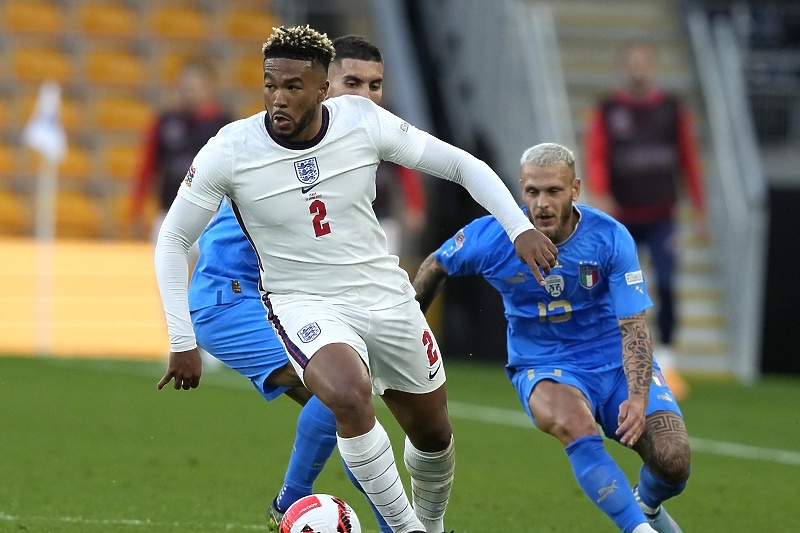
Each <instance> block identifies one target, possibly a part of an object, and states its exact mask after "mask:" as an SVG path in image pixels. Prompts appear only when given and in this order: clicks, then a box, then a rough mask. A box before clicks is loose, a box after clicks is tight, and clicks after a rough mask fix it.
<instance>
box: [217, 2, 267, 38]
mask: <svg viewBox="0 0 800 533" xmlns="http://www.w3.org/2000/svg"><path fill="white" fill-rule="evenodd" d="M276 26H280V21H279V20H278V17H276V16H275V15H274V14H273V13H272V12H270V11H262V10H257V9H241V10H230V11H228V12H227V13H225V14H224V15H223V25H222V27H223V31H224V33H225V36H226V37H228V38H229V39H241V40H253V41H256V42H264V41H266V40H267V37H269V35H270V34H271V33H272V28H273V27H276Z"/></svg>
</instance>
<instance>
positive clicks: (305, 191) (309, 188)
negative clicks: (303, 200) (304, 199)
mask: <svg viewBox="0 0 800 533" xmlns="http://www.w3.org/2000/svg"><path fill="white" fill-rule="evenodd" d="M320 183H321V182H319V181H318V182H316V183H315V184H314V185H311V186H310V187H303V188H302V189H300V191H301V192H302V193H303V194H306V193H307V192H308V191H310V190H311V189H313V188H314V187H316V186H317V185H319V184H320Z"/></svg>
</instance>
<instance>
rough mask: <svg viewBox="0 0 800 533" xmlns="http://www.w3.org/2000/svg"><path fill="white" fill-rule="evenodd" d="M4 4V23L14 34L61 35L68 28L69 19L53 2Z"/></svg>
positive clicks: (17, 0)
mask: <svg viewBox="0 0 800 533" xmlns="http://www.w3.org/2000/svg"><path fill="white" fill-rule="evenodd" d="M3 4H5V5H4V6H3V22H4V25H5V27H6V28H7V29H8V30H11V31H12V32H20V33H50V34H59V33H62V32H63V31H64V30H65V28H66V24H65V21H67V20H68V18H67V17H66V14H65V13H64V11H63V10H62V9H61V8H60V7H59V6H58V5H56V4H55V3H53V2H44V1H41V0H10V1H9V0H6V1H5V2H3Z"/></svg>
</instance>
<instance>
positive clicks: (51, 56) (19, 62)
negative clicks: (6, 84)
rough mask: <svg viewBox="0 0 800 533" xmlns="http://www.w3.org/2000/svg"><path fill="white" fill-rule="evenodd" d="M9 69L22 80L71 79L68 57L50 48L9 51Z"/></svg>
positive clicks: (70, 66) (64, 80) (63, 80)
mask: <svg viewBox="0 0 800 533" xmlns="http://www.w3.org/2000/svg"><path fill="white" fill-rule="evenodd" d="M11 71H12V72H13V73H14V75H15V76H16V77H17V78H19V79H20V80H23V81H43V80H56V81H60V82H66V81H69V80H71V79H72V75H73V68H72V62H71V61H70V58H69V57H68V56H67V55H66V54H64V53H63V52H61V51H59V50H55V49H52V48H18V49H15V50H12V52H11Z"/></svg>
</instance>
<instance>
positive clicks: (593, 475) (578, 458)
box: [564, 435, 646, 533]
mask: <svg viewBox="0 0 800 533" xmlns="http://www.w3.org/2000/svg"><path fill="white" fill-rule="evenodd" d="M564 451H566V452H567V456H568V457H569V462H570V463H571V464H572V471H573V472H574V473H575V478H576V479H577V480H578V484H579V485H580V486H581V488H582V489H583V492H585V493H586V495H587V496H588V497H589V499H590V500H592V502H594V504H595V505H597V506H598V507H599V508H600V510H601V511H603V512H604V513H605V514H606V515H607V516H608V517H609V518H610V519H611V520H613V521H614V523H615V524H616V525H617V527H618V528H619V529H620V530H622V531H624V532H625V533H630V532H631V531H633V529H634V528H635V527H636V526H638V525H639V524H643V523H645V522H646V519H645V517H644V513H642V510H641V509H640V508H639V504H638V503H637V502H636V498H635V497H634V495H633V490H632V489H631V486H630V484H629V483H628V480H627V479H625V474H623V473H622V470H620V468H619V467H618V466H617V465H616V463H614V460H613V459H612V458H611V456H610V455H608V452H607V451H606V449H605V447H604V446H603V437H601V436H600V435H590V436H586V437H581V438H579V439H577V440H575V441H574V442H572V444H570V445H569V446H567V447H566V448H565V450H564Z"/></svg>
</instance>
